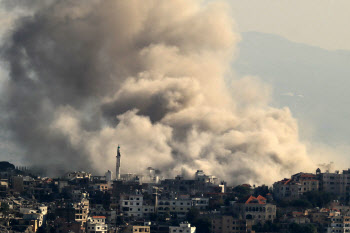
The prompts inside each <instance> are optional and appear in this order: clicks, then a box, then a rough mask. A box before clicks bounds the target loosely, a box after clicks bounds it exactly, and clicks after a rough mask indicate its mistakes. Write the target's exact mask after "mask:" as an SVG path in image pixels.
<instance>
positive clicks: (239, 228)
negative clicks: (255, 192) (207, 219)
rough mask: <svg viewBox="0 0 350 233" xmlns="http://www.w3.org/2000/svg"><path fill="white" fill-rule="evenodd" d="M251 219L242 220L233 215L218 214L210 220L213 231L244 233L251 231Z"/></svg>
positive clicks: (219, 232) (216, 232)
mask: <svg viewBox="0 0 350 233" xmlns="http://www.w3.org/2000/svg"><path fill="white" fill-rule="evenodd" d="M252 223H253V221H252V220H249V219H248V220H243V219H239V218H234V217H233V216H226V215H223V216H218V217H214V218H213V219H212V221H211V232H213V233H245V232H252V226H253V224H252Z"/></svg>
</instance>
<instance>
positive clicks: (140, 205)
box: [120, 191, 154, 218]
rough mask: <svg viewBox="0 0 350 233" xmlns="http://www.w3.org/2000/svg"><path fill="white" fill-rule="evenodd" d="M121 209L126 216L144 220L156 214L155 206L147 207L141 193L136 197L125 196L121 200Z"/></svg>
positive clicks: (137, 193)
mask: <svg viewBox="0 0 350 233" xmlns="http://www.w3.org/2000/svg"><path fill="white" fill-rule="evenodd" d="M120 208H121V211H122V212H123V213H124V215H125V216H128V217H135V218H143V217H145V216H147V215H149V214H152V213H154V206H151V205H146V204H145V203H144V201H143V196H142V194H140V192H138V191H137V192H136V194H135V195H129V196H124V197H122V198H121V200H120Z"/></svg>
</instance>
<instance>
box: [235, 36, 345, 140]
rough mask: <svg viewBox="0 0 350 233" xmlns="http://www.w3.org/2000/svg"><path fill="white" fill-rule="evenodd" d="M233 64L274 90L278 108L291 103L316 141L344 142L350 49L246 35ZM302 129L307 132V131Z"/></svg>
mask: <svg viewBox="0 0 350 233" xmlns="http://www.w3.org/2000/svg"><path fill="white" fill-rule="evenodd" d="M242 38H243V39H242V41H241V42H240V43H239V57H238V59H237V60H236V61H235V62H234V64H233V67H234V69H235V70H236V72H237V73H238V74H240V75H255V76H259V77H260V78H261V79H262V80H264V81H265V82H267V83H270V84H271V85H272V86H273V88H274V100H275V103H274V104H275V105H276V106H279V107H280V106H288V107H290V108H291V110H292V112H293V114H294V115H295V116H296V117H297V118H298V119H300V120H301V121H302V122H303V123H304V124H305V123H310V124H311V123H312V124H313V126H314V127H315V131H316V132H315V133H316V137H317V138H316V139H317V140H320V141H323V142H338V141H342V140H344V139H346V138H347V137H348V136H349V135H350V122H349V121H350V108H349V107H348V106H349V103H350V90H349V89H350V51H340V50H339V51H329V50H325V49H322V48H318V47H313V46H309V45H306V44H300V43H294V42H291V41H289V40H287V39H285V38H283V37H280V36H277V35H272V34H265V33H259V32H246V33H243V34H242ZM301 131H302V130H301Z"/></svg>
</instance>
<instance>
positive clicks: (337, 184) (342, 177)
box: [316, 169, 350, 198]
mask: <svg viewBox="0 0 350 233" xmlns="http://www.w3.org/2000/svg"><path fill="white" fill-rule="evenodd" d="M316 174H317V175H318V178H319V180H320V187H321V190H323V191H325V192H329V193H333V194H335V195H337V196H339V197H340V198H347V197H349V196H350V169H348V170H344V171H343V173H340V172H339V171H335V173H330V172H328V171H326V172H325V173H321V170H320V169H318V170H317V172H316Z"/></svg>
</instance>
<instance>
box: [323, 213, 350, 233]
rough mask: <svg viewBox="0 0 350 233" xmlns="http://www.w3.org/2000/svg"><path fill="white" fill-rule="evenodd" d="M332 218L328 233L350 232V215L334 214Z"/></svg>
mask: <svg viewBox="0 0 350 233" xmlns="http://www.w3.org/2000/svg"><path fill="white" fill-rule="evenodd" d="M330 220H331V223H330V226H329V227H327V233H334V232H350V216H348V215H339V216H333V217H332V218H331V219H330Z"/></svg>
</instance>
